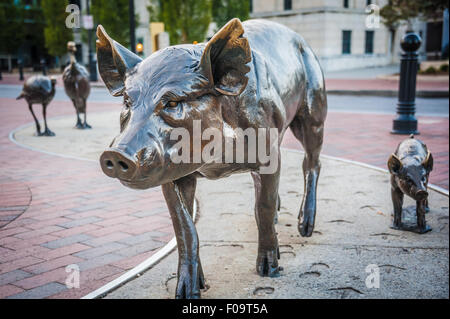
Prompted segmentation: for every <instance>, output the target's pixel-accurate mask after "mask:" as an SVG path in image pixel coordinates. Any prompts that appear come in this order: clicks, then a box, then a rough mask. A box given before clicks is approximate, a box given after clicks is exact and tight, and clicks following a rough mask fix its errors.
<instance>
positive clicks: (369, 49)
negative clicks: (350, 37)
mask: <svg viewBox="0 0 450 319" xmlns="http://www.w3.org/2000/svg"><path fill="white" fill-rule="evenodd" d="M374 35H375V32H374V31H366V50H365V52H366V54H372V53H373V38H374Z"/></svg>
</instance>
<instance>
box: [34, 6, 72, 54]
mask: <svg viewBox="0 0 450 319" xmlns="http://www.w3.org/2000/svg"><path fill="white" fill-rule="evenodd" d="M68 4H69V2H68V1H67V0H42V1H41V7H42V12H43V14H44V18H45V22H46V26H45V28H44V38H45V47H46V48H47V50H48V53H50V54H51V55H53V56H55V57H60V56H62V55H63V54H64V53H66V52H67V42H68V41H72V39H73V31H72V29H69V28H67V27H66V18H67V13H66V7H67V5H68Z"/></svg>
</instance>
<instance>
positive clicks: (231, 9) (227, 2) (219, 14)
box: [212, 0, 250, 29]
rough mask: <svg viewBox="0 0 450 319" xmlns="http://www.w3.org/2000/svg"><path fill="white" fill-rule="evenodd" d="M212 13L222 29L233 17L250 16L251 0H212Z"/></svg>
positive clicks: (241, 18)
mask: <svg viewBox="0 0 450 319" xmlns="http://www.w3.org/2000/svg"><path fill="white" fill-rule="evenodd" d="M212 15H213V20H214V22H216V23H217V28H218V29H220V28H221V27H223V26H224V25H225V24H226V23H227V22H228V21H230V20H231V19H233V18H239V19H240V20H241V21H245V20H247V19H249V18H250V0H212Z"/></svg>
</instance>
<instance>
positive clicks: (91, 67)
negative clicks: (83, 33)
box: [86, 0, 97, 82]
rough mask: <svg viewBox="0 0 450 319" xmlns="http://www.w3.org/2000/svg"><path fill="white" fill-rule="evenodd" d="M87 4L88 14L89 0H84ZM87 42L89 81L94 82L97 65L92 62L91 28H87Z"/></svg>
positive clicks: (88, 10) (88, 11)
mask: <svg viewBox="0 0 450 319" xmlns="http://www.w3.org/2000/svg"><path fill="white" fill-rule="evenodd" d="M86 5H87V10H86V11H87V15H88V16H90V1H89V0H86ZM88 42H89V74H90V81H91V82H96V81H97V65H96V63H95V62H94V58H93V56H94V53H93V52H92V28H89V30H88Z"/></svg>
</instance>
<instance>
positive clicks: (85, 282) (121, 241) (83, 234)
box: [0, 87, 449, 298]
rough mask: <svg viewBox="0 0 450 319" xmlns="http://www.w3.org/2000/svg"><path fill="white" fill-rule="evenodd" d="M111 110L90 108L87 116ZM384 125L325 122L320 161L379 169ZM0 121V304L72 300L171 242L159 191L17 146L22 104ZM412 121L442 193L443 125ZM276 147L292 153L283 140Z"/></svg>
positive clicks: (6, 109)
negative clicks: (71, 278) (13, 136)
mask: <svg viewBox="0 0 450 319" xmlns="http://www.w3.org/2000/svg"><path fill="white" fill-rule="evenodd" d="M447 89H448V87H447ZM117 107H118V106H117V105H111V103H90V104H89V112H90V113H94V112H100V111H108V110H113V109H117ZM36 110H40V107H37V108H36ZM39 113H40V111H37V114H39ZM49 113H50V115H51V116H60V115H73V107H72V105H71V104H70V103H69V102H58V101H54V102H53V103H52V105H51V106H50V108H49ZM392 118H393V116H391V115H374V114H350V113H333V112H330V114H329V117H328V120H327V123H326V130H325V132H326V136H325V145H324V149H323V154H326V155H331V156H336V157H341V158H345V159H349V160H355V161H359V162H363V163H367V164H371V165H375V166H378V167H381V168H385V167H386V161H387V158H388V156H389V154H390V153H391V152H392V151H393V150H394V149H395V147H396V146H397V144H398V143H399V142H400V141H401V140H402V139H404V138H405V137H404V136H396V135H391V134H390V133H389V132H390V129H391V125H392ZM0 121H1V125H0V298H7V297H9V298H79V297H82V296H84V295H86V294H88V293H89V292H92V291H93V290H95V289H97V288H99V287H101V286H103V285H104V284H106V283H108V282H110V281H111V280H113V279H115V278H117V277H118V276H120V275H121V274H123V273H124V272H126V271H127V270H129V269H131V268H133V267H134V266H136V265H137V264H139V263H140V262H142V261H143V260H145V259H147V258H148V257H150V256H151V255H152V254H154V253H155V252H156V251H157V250H158V249H159V248H160V247H162V246H164V245H165V244H166V243H167V242H168V241H169V240H170V239H171V238H172V237H173V232H172V225H171V221H170V217H169V214H168V212H167V209H166V205H165V202H164V199H163V197H162V194H161V192H160V189H154V190H148V191H141V192H136V191H132V190H128V189H126V188H125V187H123V186H122V185H120V184H119V183H118V182H117V181H115V180H112V179H109V178H107V177H106V176H104V175H103V173H102V172H101V169H100V167H99V164H98V163H96V162H91V161H82V160H76V159H68V158H63V157H59V156H52V155H48V154H44V153H40V152H35V151H31V150H28V149H24V148H21V147H19V146H17V145H16V144H14V143H13V142H11V141H10V140H9V137H8V136H9V133H10V132H11V131H12V130H13V129H15V128H17V127H18V126H20V125H23V124H26V123H30V122H31V121H32V118H31V115H30V114H29V111H28V108H27V107H26V105H25V103H24V102H23V101H16V100H13V99H6V98H0ZM419 121H420V131H421V136H420V139H422V140H423V141H425V142H426V143H427V144H428V146H429V148H430V149H431V150H432V152H433V154H434V159H435V170H434V171H433V173H432V176H431V182H432V183H433V184H436V185H438V186H440V187H443V188H445V189H448V187H449V185H448V163H449V144H448V141H449V131H448V125H449V120H448V118H442V117H439V118H438V117H436V118H431V117H427V118H422V117H419ZM94 129H95V128H94ZM283 145H284V147H288V148H294V149H300V147H299V144H298V142H297V141H296V140H295V139H294V138H293V137H292V134H291V133H290V132H289V133H288V134H287V135H286V137H285V140H284V144H283ZM300 169H301V166H300V163H299V170H300ZM387 187H388V186H387ZM70 264H76V265H78V266H79V268H80V270H81V278H80V279H81V283H80V288H79V289H69V288H67V287H66V285H65V281H66V278H67V275H68V273H66V271H65V268H66V266H67V265H70Z"/></svg>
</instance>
